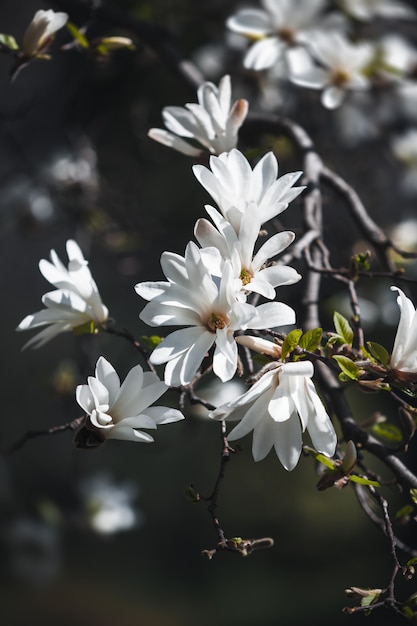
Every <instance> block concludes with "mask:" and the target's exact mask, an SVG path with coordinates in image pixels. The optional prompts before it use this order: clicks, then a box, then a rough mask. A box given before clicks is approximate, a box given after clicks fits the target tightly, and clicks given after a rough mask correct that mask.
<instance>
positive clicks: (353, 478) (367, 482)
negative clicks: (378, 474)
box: [349, 474, 381, 487]
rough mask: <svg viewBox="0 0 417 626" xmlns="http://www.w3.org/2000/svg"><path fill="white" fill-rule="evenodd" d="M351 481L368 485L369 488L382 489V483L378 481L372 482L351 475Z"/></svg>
mask: <svg viewBox="0 0 417 626" xmlns="http://www.w3.org/2000/svg"><path fill="white" fill-rule="evenodd" d="M349 480H351V481H352V482H353V483H357V484H358V485H367V486H368V487H380V486H381V485H380V483H379V482H378V481H377V480H370V479H369V478H363V476H358V475H357V474H351V475H350V476H349Z"/></svg>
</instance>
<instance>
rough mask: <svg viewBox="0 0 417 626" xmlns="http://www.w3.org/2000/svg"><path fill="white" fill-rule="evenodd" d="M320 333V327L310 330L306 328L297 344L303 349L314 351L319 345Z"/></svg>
mask: <svg viewBox="0 0 417 626" xmlns="http://www.w3.org/2000/svg"><path fill="white" fill-rule="evenodd" d="M322 335H323V329H322V328H312V329H311V330H308V331H307V332H306V333H304V335H302V337H301V338H300V341H299V344H298V345H299V346H300V348H302V349H303V350H308V351H309V352H314V351H315V350H317V348H318V347H319V345H320V342H321V338H322Z"/></svg>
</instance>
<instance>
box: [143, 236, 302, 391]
mask: <svg viewBox="0 0 417 626" xmlns="http://www.w3.org/2000/svg"><path fill="white" fill-rule="evenodd" d="M212 250H213V254H215V253H217V255H218V254H219V253H218V251H217V250H215V249H212ZM161 266H162V269H163V272H164V274H165V276H166V278H167V279H168V282H163V281H160V282H145V283H139V284H138V285H136V287H135V289H136V292H137V293H138V294H139V295H140V296H141V297H142V298H144V299H145V300H149V301H150V302H149V304H147V305H146V306H145V308H144V309H143V311H142V313H141V314H140V318H141V319H142V320H143V321H144V322H145V323H146V324H149V325H150V326H186V328H181V329H179V330H176V331H174V332H172V333H171V334H170V335H168V336H167V337H165V339H164V340H163V341H162V342H161V343H160V344H159V345H158V346H157V347H156V348H155V350H154V351H153V352H152V355H151V362H152V363H153V364H154V365H160V364H162V363H167V365H166V367H165V382H166V383H167V384H168V385H171V386H174V387H178V386H180V385H186V384H188V383H190V382H191V381H192V379H193V378H194V376H195V374H196V373H197V370H198V368H199V367H200V365H201V363H202V361H203V359H204V357H205V355H206V354H207V352H208V350H210V348H211V347H212V346H215V349H214V355H213V371H214V373H215V374H216V376H218V377H219V378H220V379H221V380H222V381H223V382H225V381H227V380H230V379H231V378H232V376H233V374H234V373H235V371H236V367H237V347H236V342H235V340H234V332H235V331H237V330H245V329H246V328H253V329H257V330H260V329H264V328H269V327H274V326H282V325H286V324H293V323H294V322H295V313H294V311H293V309H291V308H290V307H289V306H287V305H286V304H283V303H281V302H271V303H267V304H262V305H260V306H258V307H254V306H252V305H251V304H248V303H246V302H241V301H238V299H237V295H236V284H235V282H236V281H235V278H234V276H233V270H232V266H231V264H230V262H228V261H226V262H225V263H224V266H223V273H222V276H221V278H220V279H219V280H218V279H216V278H215V277H213V276H212V275H211V273H210V271H209V269H208V268H207V266H206V265H205V263H204V259H203V255H202V251H201V250H200V249H199V248H198V247H197V246H196V244H195V243H193V242H190V243H189V244H188V245H187V248H186V251H185V256H184V257H181V256H179V255H177V254H174V253H171V252H164V253H163V254H162V256H161Z"/></svg>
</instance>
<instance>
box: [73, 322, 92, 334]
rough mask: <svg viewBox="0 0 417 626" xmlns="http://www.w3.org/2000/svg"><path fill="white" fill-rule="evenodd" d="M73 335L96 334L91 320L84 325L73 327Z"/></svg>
mask: <svg viewBox="0 0 417 626" xmlns="http://www.w3.org/2000/svg"><path fill="white" fill-rule="evenodd" d="M72 332H73V333H74V335H77V336H78V335H94V333H95V332H96V327H95V324H94V322H93V320H89V321H88V322H85V324H80V325H79V326H74V328H73V329H72Z"/></svg>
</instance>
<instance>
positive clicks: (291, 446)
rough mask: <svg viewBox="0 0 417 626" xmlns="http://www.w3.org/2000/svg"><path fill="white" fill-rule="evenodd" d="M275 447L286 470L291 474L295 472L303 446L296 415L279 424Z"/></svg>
mask: <svg viewBox="0 0 417 626" xmlns="http://www.w3.org/2000/svg"><path fill="white" fill-rule="evenodd" d="M274 446H275V450H276V453H277V456H278V458H279V460H280V462H281V463H282V465H283V466H284V468H285V469H286V470H287V471H289V472H290V471H291V470H293V469H294V467H295V466H296V465H297V463H298V460H299V458H300V454H301V450H302V446H303V442H302V436H301V426H300V422H299V420H298V417H297V415H296V414H295V413H294V414H293V416H292V417H290V419H288V420H287V421H285V422H280V423H279V424H277V432H276V437H275V442H274Z"/></svg>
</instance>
